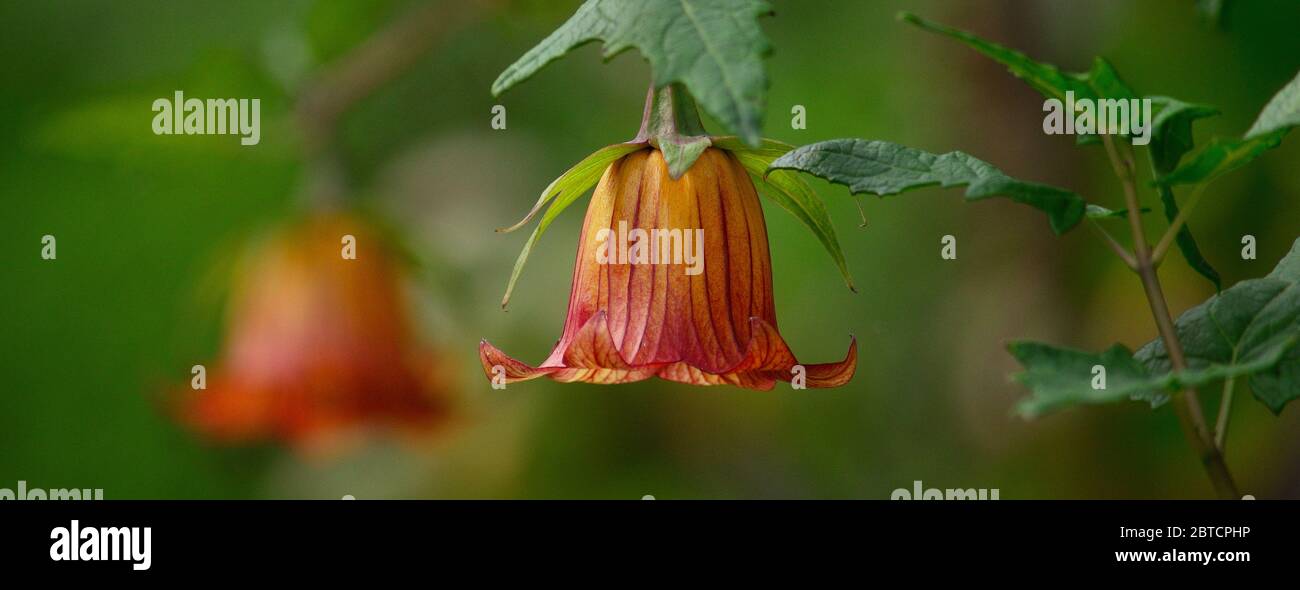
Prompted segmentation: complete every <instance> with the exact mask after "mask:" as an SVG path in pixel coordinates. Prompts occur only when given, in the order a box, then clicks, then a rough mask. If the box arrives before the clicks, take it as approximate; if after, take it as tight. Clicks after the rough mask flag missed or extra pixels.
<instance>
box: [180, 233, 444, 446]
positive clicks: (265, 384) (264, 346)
mask: <svg viewBox="0 0 1300 590" xmlns="http://www.w3.org/2000/svg"><path fill="white" fill-rule="evenodd" d="M349 235H350V236H353V238H354V239H355V250H356V256H355V259H348V258H345V257H344V256H343V249H344V247H345V244H344V239H345V238H344V236H349ZM226 321H227V333H226V342H225V347H224V350H223V351H222V353H221V355H220V358H219V359H218V361H217V362H216V363H215V366H214V370H213V372H212V373H211V374H210V375H209V376H208V379H207V389H204V390H199V391H192V392H191V391H187V392H186V393H185V394H184V395H183V398H182V400H181V404H180V408H179V414H180V416H181V418H182V421H183V422H185V423H187V424H189V425H190V426H192V427H193V428H194V429H196V430H197V431H199V432H200V433H202V434H203V435H206V436H207V437H209V438H211V439H213V440H216V441H218V442H246V441H253V440H263V439H272V440H277V441H281V442H285V443H288V444H290V445H291V446H294V447H295V448H298V449H299V450H304V451H314V450H320V449H322V448H329V447H331V446H333V445H334V444H335V443H337V442H338V440H339V437H340V436H341V435H344V434H348V433H352V432H356V431H360V430H366V429H382V430H393V429H396V430H399V431H402V432H406V433H411V434H420V433H427V432H429V431H430V430H431V429H433V428H434V427H436V426H438V425H440V424H441V423H443V422H444V421H445V419H446V418H447V416H448V414H449V409H450V404H449V401H450V391H449V388H448V387H447V386H446V385H445V384H444V382H443V380H442V379H436V378H434V377H435V374H436V373H437V367H435V366H434V363H435V362H436V361H435V360H434V359H435V357H434V356H433V355H431V354H429V353H428V352H427V351H426V350H425V349H423V348H421V347H419V345H418V344H417V343H416V339H415V338H414V336H413V333H412V329H411V321H410V318H409V317H408V309H407V302H406V301H405V298H404V296H403V293H402V284H401V272H400V269H399V266H398V264H397V263H396V261H395V260H394V259H393V257H392V256H391V253H390V252H389V251H388V250H387V249H386V247H385V245H384V241H383V239H382V238H381V237H380V236H379V235H377V234H376V232H374V231H372V230H371V229H370V228H369V226H368V225H367V224H365V223H364V222H362V221H360V220H359V219H357V218H355V217H351V216H347V215H341V214H329V215H318V216H315V217H311V218H309V219H307V220H306V221H304V222H300V223H299V224H297V225H294V226H291V227H290V228H288V229H287V230H286V231H283V232H281V233H278V234H276V235H273V236H271V237H270V238H269V239H268V240H267V241H266V242H265V243H262V244H259V245H258V246H257V247H255V248H253V249H252V250H251V251H250V252H249V254H248V256H247V257H246V258H244V259H243V260H242V264H241V267H240V269H239V271H238V272H237V274H236V277H235V285H234V291H233V293H232V297H231V302H230V305H229V310H228V315H227V320H226Z"/></svg>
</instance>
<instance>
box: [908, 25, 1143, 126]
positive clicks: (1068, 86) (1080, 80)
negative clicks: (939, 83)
mask: <svg viewBox="0 0 1300 590" xmlns="http://www.w3.org/2000/svg"><path fill="white" fill-rule="evenodd" d="M898 17H899V18H900V19H901V20H903V21H906V22H909V23H911V24H914V25H916V26H918V27H920V28H922V29H924V30H927V31H930V32H932V33H938V34H940V35H944V36H947V37H951V38H953V39H956V40H958V41H961V42H962V43H964V44H966V45H967V46H969V47H971V48H972V49H974V50H975V51H978V52H979V53H981V54H983V55H984V56H985V57H988V58H989V59H992V60H993V61H995V62H998V63H999V64H1002V65H1003V66H1005V67H1006V68H1007V71H1009V72H1011V74H1012V75H1013V76H1015V77H1017V78H1020V79H1021V80H1023V81H1024V82H1025V83H1026V84H1028V85H1029V86H1030V87H1031V88H1033V89H1034V90H1037V91H1038V93H1039V94H1042V95H1043V96H1045V97H1047V98H1054V99H1056V100H1060V101H1065V100H1066V96H1067V93H1073V94H1074V98H1075V100H1078V99H1084V98H1086V99H1090V100H1097V99H1101V98H1112V99H1129V98H1135V97H1136V96H1137V95H1136V93H1134V92H1133V90H1132V89H1131V88H1129V87H1128V85H1127V84H1125V83H1124V81H1123V80H1122V79H1120V77H1119V72H1118V71H1116V70H1115V67H1114V66H1112V65H1111V64H1110V62H1108V61H1106V60H1105V59H1102V58H1100V57H1098V58H1096V59H1094V60H1093V62H1092V68H1091V69H1090V70H1088V71H1087V72H1063V71H1061V69H1060V68H1058V67H1056V66H1054V65H1052V64H1048V63H1043V62H1039V61H1036V60H1034V59H1032V58H1030V57H1029V56H1027V55H1025V54H1023V53H1021V52H1019V51H1016V50H1014V49H1010V48H1007V47H1003V46H1002V45H998V44H997V43H993V42H992V41H987V40H985V39H981V38H980V37H978V36H976V35H974V34H971V33H968V32H966V31H962V30H960V29H954V28H952V27H947V26H944V25H941V24H939V23H936V22H933V21H929V20H926V19H923V18H921V17H919V16H916V15H914V14H911V13H907V12H903V13H900V14H899V15H898ZM1076 141H1077V142H1078V143H1080V144H1089V143H1097V142H1098V138H1097V136H1095V135H1083V134H1081V135H1078V136H1077V138H1076Z"/></svg>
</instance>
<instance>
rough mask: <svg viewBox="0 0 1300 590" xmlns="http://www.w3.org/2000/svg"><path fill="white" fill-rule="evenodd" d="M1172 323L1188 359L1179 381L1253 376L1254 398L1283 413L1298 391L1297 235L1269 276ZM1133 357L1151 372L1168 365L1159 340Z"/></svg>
mask: <svg viewBox="0 0 1300 590" xmlns="http://www.w3.org/2000/svg"><path fill="white" fill-rule="evenodd" d="M1175 328H1176V329H1177V332H1178V339H1179V342H1181V343H1182V346H1183V353H1184V355H1185V356H1186V357H1187V364H1188V370H1187V371H1183V372H1181V373H1177V374H1176V379H1175V383H1174V386H1175V387H1183V388H1185V387H1199V386H1201V385H1205V384H1207V383H1209V382H1211V381H1214V380H1217V379H1226V378H1231V377H1238V376H1249V377H1250V385H1251V389H1252V390H1253V391H1254V393H1255V397H1256V398H1257V399H1259V400H1260V401H1261V402H1263V403H1264V404H1265V405H1266V406H1268V408H1269V409H1270V410H1272V411H1273V412H1275V413H1276V412H1280V411H1281V410H1282V407H1283V406H1285V405H1286V403H1287V402H1289V401H1291V400H1293V399H1295V398H1296V397H1297V396H1300V351H1297V350H1296V344H1297V343H1298V342H1300V240H1297V241H1296V243H1295V244H1294V245H1293V246H1292V248H1291V252H1290V253H1289V254H1287V255H1286V257H1284V258H1283V259H1282V261H1281V262H1280V263H1278V265H1277V267H1276V268H1275V269H1274V270H1273V272H1272V273H1270V274H1269V275H1268V276H1266V277H1264V278H1260V279H1251V280H1246V281H1242V282H1240V283H1237V284H1236V285H1233V286H1232V287H1231V288H1229V289H1227V290H1225V291H1223V292H1222V293H1220V294H1218V295H1216V296H1214V297H1211V298H1210V299H1209V300H1207V301H1206V302H1205V303H1202V304H1201V305H1198V306H1196V307H1194V308H1192V309H1190V310H1188V311H1187V312H1186V313H1184V314H1183V315H1182V316H1180V317H1179V318H1178V321H1177V322H1175ZM1135 358H1136V359H1137V360H1138V361H1139V362H1141V363H1143V364H1144V365H1145V366H1146V367H1147V369H1148V370H1149V371H1151V372H1153V373H1162V372H1166V371H1169V368H1170V361H1169V356H1168V353H1167V351H1166V350H1165V346H1164V342H1163V341H1161V340H1159V339H1157V340H1155V341H1152V342H1150V343H1148V344H1147V345H1146V346H1143V347H1142V348H1141V349H1139V350H1138V352H1137V355H1136V356H1135ZM1153 401H1154V402H1156V403H1158V402H1159V401H1161V400H1160V399H1155V400H1153Z"/></svg>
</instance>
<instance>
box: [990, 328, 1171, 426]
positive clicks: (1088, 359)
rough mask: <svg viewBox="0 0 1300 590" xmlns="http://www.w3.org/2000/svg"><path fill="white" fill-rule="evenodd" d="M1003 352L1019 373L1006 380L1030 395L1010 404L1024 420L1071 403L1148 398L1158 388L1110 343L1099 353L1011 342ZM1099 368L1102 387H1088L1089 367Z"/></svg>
mask: <svg viewBox="0 0 1300 590" xmlns="http://www.w3.org/2000/svg"><path fill="white" fill-rule="evenodd" d="M1007 350H1008V351H1010V352H1011V354H1012V356H1014V357H1016V360H1017V361H1019V362H1020V364H1021V365H1022V366H1023V367H1024V368H1025V370H1024V372H1021V373H1017V374H1015V375H1013V376H1012V377H1013V378H1014V379H1015V380H1016V381H1019V382H1020V383H1022V384H1024V385H1025V386H1026V387H1028V388H1029V389H1030V391H1031V392H1032V395H1031V396H1029V397H1027V398H1025V399H1023V400H1021V401H1020V403H1018V404H1016V413H1017V414H1020V416H1022V417H1024V418H1026V419H1032V418H1037V417H1039V416H1042V415H1044V414H1048V413H1050V412H1054V411H1056V410H1059V409H1062V408H1065V407H1068V406H1073V405H1077V404H1105V403H1111V402H1117V401H1123V400H1127V399H1130V398H1133V397H1138V396H1143V395H1149V392H1150V391H1152V390H1153V389H1158V388H1160V387H1161V385H1162V384H1161V382H1160V379H1158V378H1153V377H1152V376H1151V375H1150V374H1149V373H1148V372H1147V369H1146V367H1144V366H1142V364H1141V363H1139V362H1137V361H1136V360H1134V359H1133V353H1131V352H1129V349H1127V348H1125V347H1124V346H1123V345H1122V344H1116V345H1114V346H1112V347H1110V348H1109V349H1107V350H1106V351H1105V352H1102V353H1101V354H1093V353H1089V352H1083V351H1079V350H1071V349H1068V348H1058V347H1055V346H1051V345H1049V344H1042V343H1039V342H1028V341H1020V342H1012V343H1011V344H1010V345H1008V346H1007ZM1098 366H1100V367H1104V368H1105V370H1106V372H1105V377H1106V379H1105V387H1104V388H1094V387H1093V385H1094V380H1096V376H1095V375H1094V367H1098Z"/></svg>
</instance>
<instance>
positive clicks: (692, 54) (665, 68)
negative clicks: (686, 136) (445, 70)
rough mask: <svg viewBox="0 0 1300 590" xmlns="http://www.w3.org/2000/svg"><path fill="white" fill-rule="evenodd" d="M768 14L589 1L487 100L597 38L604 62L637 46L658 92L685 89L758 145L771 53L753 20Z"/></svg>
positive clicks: (714, 3)
mask: <svg viewBox="0 0 1300 590" xmlns="http://www.w3.org/2000/svg"><path fill="white" fill-rule="evenodd" d="M771 12H772V8H771V6H770V5H768V3H767V2H765V1H763V0H707V1H705V0H587V1H586V2H585V3H583V5H582V6H580V7H579V8H578V11H577V12H576V13H574V15H573V16H572V17H570V18H569V20H568V21H567V22H565V23H564V24H563V25H561V26H560V28H558V29H556V30H555V32H553V33H551V35H550V36H548V37H547V38H546V39H544V40H543V41H542V42H541V43H539V44H538V45H537V46H536V47H534V48H532V49H531V50H529V51H528V53H525V54H524V56H523V57H521V58H519V61H516V62H515V63H514V64H512V65H511V66H510V67H508V68H506V70H505V71H504V72H502V73H501V76H500V77H498V78H497V80H496V82H494V83H493V84H492V94H493V95H496V96H500V95H501V93H503V92H505V91H506V90H507V89H509V88H510V87H511V86H514V85H515V84H518V83H519V82H522V81H523V80H525V79H527V78H529V77H530V76H532V75H533V74H535V73H536V72H537V71H538V70H540V69H541V68H542V67H543V66H545V65H546V64H548V63H550V62H552V61H555V60H556V59H559V58H560V57H563V56H564V55H565V54H566V53H568V52H569V51H570V50H571V49H573V48H574V47H577V46H579V45H583V44H585V43H589V42H591V41H596V40H601V41H604V43H605V49H604V55H605V57H606V59H608V58H611V57H613V56H615V55H617V54H619V53H621V52H623V51H625V50H627V49H629V48H633V47H635V48H636V49H637V50H638V51H640V52H641V55H643V56H644V57H645V58H646V60H648V61H649V62H650V68H651V70H653V72H654V84H655V87H656V88H662V87H663V86H665V85H667V84H669V83H672V82H680V83H682V84H684V85H686V87H687V88H688V89H689V90H690V93H691V94H692V95H694V96H695V98H696V100H698V101H699V103H700V104H701V105H702V106H703V107H704V110H705V111H707V112H708V113H709V114H710V115H712V116H713V117H714V118H715V119H717V120H718V121H719V122H721V123H722V124H723V125H725V126H727V127H728V128H729V129H731V130H732V131H734V132H735V133H736V134H737V135H739V136H740V137H741V138H743V139H744V140H745V142H746V143H748V144H749V145H751V146H758V145H759V140H760V139H761V133H760V131H761V128H762V117H763V110H764V107H765V103H766V101H767V84H768V83H767V72H766V71H765V70H764V66H763V57H764V56H766V55H767V54H768V53H770V52H771V45H770V44H769V43H768V41H767V37H765V36H764V35H763V31H762V29H760V28H759V26H758V17H759V16H762V15H765V14H771Z"/></svg>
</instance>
